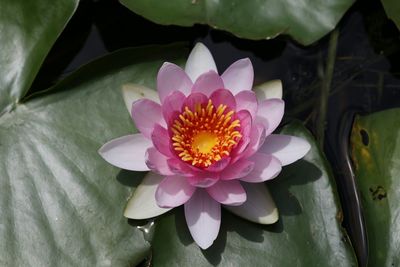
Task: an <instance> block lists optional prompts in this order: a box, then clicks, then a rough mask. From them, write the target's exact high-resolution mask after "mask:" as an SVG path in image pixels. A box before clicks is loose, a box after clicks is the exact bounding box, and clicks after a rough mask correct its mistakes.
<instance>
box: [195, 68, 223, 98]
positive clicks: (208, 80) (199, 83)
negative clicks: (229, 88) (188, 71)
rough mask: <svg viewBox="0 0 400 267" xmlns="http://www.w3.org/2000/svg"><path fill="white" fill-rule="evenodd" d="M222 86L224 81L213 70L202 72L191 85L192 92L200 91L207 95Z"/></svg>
mask: <svg viewBox="0 0 400 267" xmlns="http://www.w3.org/2000/svg"><path fill="white" fill-rule="evenodd" d="M221 88H224V82H223V81H222V79H221V77H220V76H219V75H218V73H216V72H215V71H209V72H206V73H203V74H202V75H200V76H199V78H197V80H196V82H195V83H194V85H193V88H192V93H202V94H205V95H206V96H207V97H209V96H210V95H211V94H212V92H214V91H215V90H217V89H221Z"/></svg>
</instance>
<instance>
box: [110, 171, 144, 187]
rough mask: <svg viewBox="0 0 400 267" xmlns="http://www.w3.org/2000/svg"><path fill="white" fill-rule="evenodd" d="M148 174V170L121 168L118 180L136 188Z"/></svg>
mask: <svg viewBox="0 0 400 267" xmlns="http://www.w3.org/2000/svg"><path fill="white" fill-rule="evenodd" d="M146 174H147V172H133V171H127V170H121V171H120V172H119V173H118V175H117V181H118V182H119V183H120V184H122V185H124V186H129V187H134V188H136V187H137V186H138V185H139V184H140V183H141V182H142V180H143V178H144V176H145V175H146Z"/></svg>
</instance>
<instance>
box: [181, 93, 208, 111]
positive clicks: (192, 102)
mask: <svg viewBox="0 0 400 267" xmlns="http://www.w3.org/2000/svg"><path fill="white" fill-rule="evenodd" d="M207 102H208V98H207V97H206V95H205V94H202V93H191V94H190V95H189V96H188V97H187V98H186V100H185V103H184V104H183V106H184V108H186V107H188V108H189V109H190V110H191V111H194V110H195V107H196V105H198V104H201V105H207Z"/></svg>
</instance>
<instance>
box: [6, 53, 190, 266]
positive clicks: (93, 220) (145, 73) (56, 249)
mask: <svg viewBox="0 0 400 267" xmlns="http://www.w3.org/2000/svg"><path fill="white" fill-rule="evenodd" d="M183 52H184V49H182V47H169V48H168V49H161V48H157V47H153V48H146V49H145V48H141V49H128V50H123V51H121V52H117V53H115V54H112V55H109V56H107V57H104V58H102V59H100V60H97V61H96V62H94V63H91V64H89V65H87V66H85V67H83V68H82V69H80V70H78V71H77V72H76V73H75V74H73V75H72V76H70V77H69V78H67V79H65V80H64V81H62V82H61V83H59V84H58V85H57V86H56V87H55V88H52V89H51V90H50V91H48V92H47V93H46V94H42V95H37V96H36V97H35V98H33V99H31V100H29V101H28V102H27V103H25V104H19V105H17V107H16V109H15V110H14V111H13V112H11V113H6V114H4V115H3V116H1V117H0V240H1V242H0V265H1V266H135V264H137V263H138V262H140V261H141V260H143V258H144V257H146V256H147V254H148V253H149V243H148V242H147V241H146V240H145V239H144V237H143V235H142V233H141V232H140V230H137V229H136V228H134V227H132V226H130V225H129V224H128V220H127V219H125V218H124V217H123V211H124V208H125V205H126V202H127V199H128V197H129V195H130V188H129V187H127V186H125V185H124V184H125V183H127V181H130V182H129V183H132V181H133V182H134V181H137V182H139V179H141V178H142V177H143V174H142V173H138V172H125V171H121V170H120V169H118V168H114V167H112V166H111V165H109V164H108V163H106V162H105V161H104V160H103V159H102V158H101V157H100V156H99V155H98V153H97V150H98V149H99V148H100V147H101V145H102V144H104V143H105V142H106V141H107V140H110V139H112V138H115V137H118V136H121V135H125V134H129V133H132V132H134V130H135V129H134V126H133V123H132V121H131V119H130V116H129V113H128V112H127V111H126V108H125V104H124V101H123V97H122V93H121V89H122V87H123V85H124V84H128V83H132V82H133V83H139V84H144V85H146V86H149V87H154V85H155V77H156V74H157V70H158V68H159V67H160V66H161V64H162V62H163V61H164V60H168V59H169V60H171V61H174V62H176V61H179V57H180V56H181V55H182V53H183ZM168 55H173V56H168ZM1 70H2V69H1ZM116 177H117V178H116Z"/></svg>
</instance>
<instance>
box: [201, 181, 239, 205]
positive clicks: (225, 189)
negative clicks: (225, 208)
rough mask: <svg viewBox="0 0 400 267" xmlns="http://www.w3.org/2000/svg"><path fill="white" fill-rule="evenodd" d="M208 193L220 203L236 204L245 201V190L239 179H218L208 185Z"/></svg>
mask: <svg viewBox="0 0 400 267" xmlns="http://www.w3.org/2000/svg"><path fill="white" fill-rule="evenodd" d="M206 190H207V192H208V194H209V195H210V196H211V197H212V198H213V199H215V200H216V201H218V202H219V203H221V204H225V205H230V206H238V205H241V204H243V202H245V201H246V192H245V191H244V189H243V187H242V185H241V184H240V182H239V181H237V180H233V181H218V182H217V183H216V184H215V185H213V186H210V187H208V188H207V189H206Z"/></svg>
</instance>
